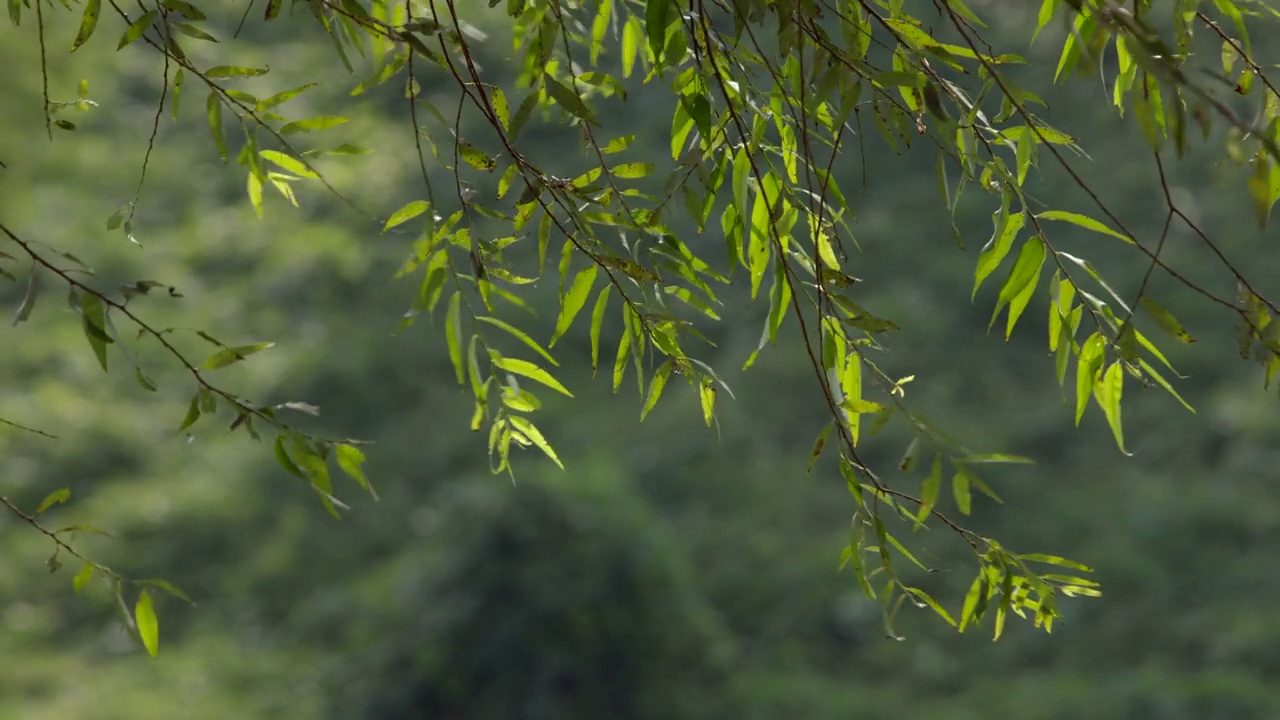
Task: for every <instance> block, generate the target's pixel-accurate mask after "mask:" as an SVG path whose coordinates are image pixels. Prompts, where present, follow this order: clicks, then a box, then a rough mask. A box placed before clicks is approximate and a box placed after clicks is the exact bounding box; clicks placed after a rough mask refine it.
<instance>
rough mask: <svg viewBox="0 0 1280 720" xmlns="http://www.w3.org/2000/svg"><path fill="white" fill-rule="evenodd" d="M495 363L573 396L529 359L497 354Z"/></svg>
mask: <svg viewBox="0 0 1280 720" xmlns="http://www.w3.org/2000/svg"><path fill="white" fill-rule="evenodd" d="M493 364H494V366H496V367H499V368H501V369H503V370H506V371H507V372H509V373H512V374H514V375H521V376H523V377H527V378H529V379H530V380H533V381H534V382H539V383H542V384H543V385H546V386H547V387H549V388H551V389H552V390H555V391H556V392H558V393H560V394H562V395H567V396H568V397H573V393H571V392H569V391H568V390H567V389H566V388H565V386H564V385H561V384H560V381H559V380H556V379H555V378H553V377H551V374H550V373H548V372H547V371H546V370H543V369H542V368H540V367H538V366H537V365H535V364H533V363H531V362H529V361H528V360H520V359H517V358H509V357H503V356H501V355H496V356H495V357H493Z"/></svg>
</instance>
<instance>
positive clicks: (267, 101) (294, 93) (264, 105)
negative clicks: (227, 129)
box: [255, 83, 316, 112]
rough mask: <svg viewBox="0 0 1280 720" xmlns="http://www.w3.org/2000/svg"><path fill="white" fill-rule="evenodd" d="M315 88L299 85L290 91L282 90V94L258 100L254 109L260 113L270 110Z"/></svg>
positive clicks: (309, 85) (310, 85) (308, 84)
mask: <svg viewBox="0 0 1280 720" xmlns="http://www.w3.org/2000/svg"><path fill="white" fill-rule="evenodd" d="M315 86H316V84H315V83H307V84H306V85H301V86H299V87H296V88H293V89H291V90H284V91H282V92H278V93H276V94H275V95H272V96H271V97H268V98H264V99H262V100H259V101H258V104H257V106H256V108H255V109H256V110H257V111H258V112H262V111H263V110H270V109H271V108H273V107H276V106H277V105H281V104H284V103H286V102H288V101H290V100H292V99H294V98H296V97H298V96H299V95H301V94H302V93H304V92H306V91H308V90H310V89H311V88H313V87H315Z"/></svg>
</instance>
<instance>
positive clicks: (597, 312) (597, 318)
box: [591, 285, 613, 377]
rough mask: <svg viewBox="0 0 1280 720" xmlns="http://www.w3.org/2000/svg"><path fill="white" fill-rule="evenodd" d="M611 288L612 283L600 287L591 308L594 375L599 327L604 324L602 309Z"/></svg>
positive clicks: (592, 371) (592, 367) (598, 349)
mask: <svg viewBox="0 0 1280 720" xmlns="http://www.w3.org/2000/svg"><path fill="white" fill-rule="evenodd" d="M612 289H613V286H612V285H605V286H604V287H603V288H600V294H599V295H597V296H596V304H595V307H594V308H592V310H591V374H592V377H594V376H595V372H596V368H597V367H599V365H600V329H601V327H602V326H603V325H604V311H605V308H606V307H607V306H608V304H609V291H610V290H612Z"/></svg>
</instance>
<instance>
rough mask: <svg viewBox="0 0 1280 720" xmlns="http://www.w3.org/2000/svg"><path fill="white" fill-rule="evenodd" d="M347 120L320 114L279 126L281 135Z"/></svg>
mask: <svg viewBox="0 0 1280 720" xmlns="http://www.w3.org/2000/svg"><path fill="white" fill-rule="evenodd" d="M345 122H347V118H344V117H338V116H336V115H321V116H319V117H313V118H307V119H306V120H295V121H293V122H291V123H288V124H286V125H285V126H284V127H282V128H280V134H281V135H290V134H292V133H300V132H312V131H314V130H325V129H327V128H331V127H335V126H337V125H341V124H343V123H345Z"/></svg>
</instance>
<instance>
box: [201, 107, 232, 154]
mask: <svg viewBox="0 0 1280 720" xmlns="http://www.w3.org/2000/svg"><path fill="white" fill-rule="evenodd" d="M204 106H205V112H206V114H207V115H208V116H209V133H210V134H211V135H213V144H214V145H215V146H216V147H217V148H218V154H219V155H221V156H222V162H226V161H227V138H226V137H225V135H224V134H223V132H222V102H221V100H219V98H218V93H217V91H210V92H209V97H208V99H207V100H205V103H204Z"/></svg>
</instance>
